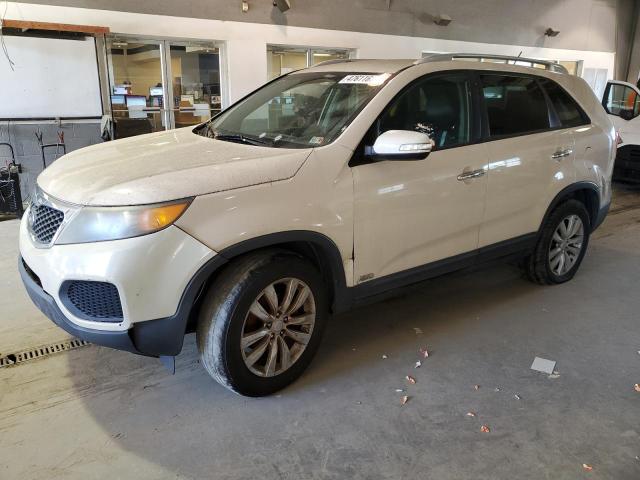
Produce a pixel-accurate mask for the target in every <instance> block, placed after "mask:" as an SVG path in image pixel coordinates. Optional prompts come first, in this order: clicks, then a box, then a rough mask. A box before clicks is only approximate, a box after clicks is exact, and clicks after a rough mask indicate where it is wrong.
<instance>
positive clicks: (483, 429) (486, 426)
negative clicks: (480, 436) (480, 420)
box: [480, 425, 491, 433]
mask: <svg viewBox="0 0 640 480" xmlns="http://www.w3.org/2000/svg"><path fill="white" fill-rule="evenodd" d="M480 431H481V432H482V433H489V432H490V431H491V429H490V428H489V425H482V426H481V427H480Z"/></svg>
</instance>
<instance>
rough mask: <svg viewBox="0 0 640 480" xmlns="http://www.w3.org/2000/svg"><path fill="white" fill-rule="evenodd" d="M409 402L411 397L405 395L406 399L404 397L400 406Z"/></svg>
mask: <svg viewBox="0 0 640 480" xmlns="http://www.w3.org/2000/svg"><path fill="white" fill-rule="evenodd" d="M408 401H409V397H408V396H407V395H405V396H404V397H402V399H401V400H400V405H405V404H406V403H407V402H408Z"/></svg>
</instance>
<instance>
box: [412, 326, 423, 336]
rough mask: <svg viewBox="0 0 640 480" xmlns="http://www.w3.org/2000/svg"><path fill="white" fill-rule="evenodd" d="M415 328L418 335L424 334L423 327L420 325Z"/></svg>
mask: <svg viewBox="0 0 640 480" xmlns="http://www.w3.org/2000/svg"><path fill="white" fill-rule="evenodd" d="M413 330H414V331H415V332H416V335H422V329H421V328H418V327H413Z"/></svg>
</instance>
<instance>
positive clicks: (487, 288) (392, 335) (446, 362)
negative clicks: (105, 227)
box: [0, 188, 640, 480]
mask: <svg viewBox="0 0 640 480" xmlns="http://www.w3.org/2000/svg"><path fill="white" fill-rule="evenodd" d="M16 229H17V225H16V222H12V223H11V222H4V223H0V235H1V237H0V238H2V245H3V247H5V248H4V249H3V250H5V251H4V252H3V253H2V258H1V265H0V267H1V268H2V270H1V271H0V273H1V275H2V276H1V277H0V278H2V279H3V287H4V291H3V295H2V297H1V299H0V301H1V302H2V303H1V304H0V311H1V312H2V315H1V318H0V352H2V351H4V352H7V351H8V350H6V349H7V348H13V347H14V346H18V343H19V342H27V343H24V344H22V345H19V346H20V347H29V346H33V343H31V342H36V343H38V344H44V343H48V342H49V341H54V340H57V339H59V338H60V337H61V335H60V332H58V331H56V330H52V329H51V328H50V327H49V325H48V323H47V321H46V320H44V319H43V318H42V317H41V316H39V314H38V313H37V311H35V308H34V307H32V306H31V305H30V304H28V303H27V300H26V296H25V295H24V294H23V293H22V292H21V291H20V289H19V288H17V287H16V285H17V283H18V279H17V274H16V273H15V246H14V244H11V242H13V238H14V237H15V230H16ZM639 240H640V189H633V188H618V190H617V191H616V204H615V209H614V212H613V213H612V214H611V215H610V216H609V218H608V219H607V221H606V223H605V225H604V226H603V227H602V228H601V229H600V230H598V232H597V233H596V235H595V236H594V237H593V239H592V243H591V245H590V249H589V252H588V254H587V257H586V258H585V261H584V263H583V265H582V269H581V271H580V272H579V274H578V275H577V277H576V278H575V279H574V281H572V282H570V283H568V284H565V285H561V286H556V287H539V286H536V285H533V284H531V283H528V282H527V281H525V280H524V279H522V278H521V276H520V274H519V272H518V270H517V269H515V268H513V267H512V266H509V265H497V266H491V267H485V268H483V269H481V270H477V271H475V272H471V273H465V274H455V275H449V276H446V277H443V278H440V279H436V280H433V281H430V282H428V283H426V284H424V285H422V286H421V287H419V288H417V289H415V290H413V291H411V292H410V293H407V294H406V295H404V296H403V297H399V298H395V299H392V300H388V301H386V302H383V303H380V304H377V305H372V306H369V307H366V308H361V309H359V310H357V311H353V312H351V313H349V314H347V315H341V316H339V317H336V318H334V319H333V320H332V322H331V324H330V326H329V328H328V329H327V333H326V336H325V339H324V342H323V346H322V347H321V349H320V351H319V354H318V356H317V357H316V359H315V361H314V362H313V364H312V366H311V368H310V369H309V370H308V371H307V373H306V374H305V375H304V376H303V377H302V378H301V379H300V380H299V381H298V382H296V383H295V384H294V385H293V386H291V387H290V388H288V389H286V390H284V391H283V392H281V393H280V394H279V395H276V396H273V397H270V398H263V399H247V398H243V397H238V396H236V395H233V394H232V393H230V392H228V391H227V390H225V389H223V388H222V387H219V386H218V385H217V384H216V383H215V382H213V381H212V380H211V379H210V378H209V377H208V376H207V375H206V374H205V372H204V371H203V369H202V368H201V367H200V366H199V364H198V360H197V354H196V349H195V345H194V341H193V338H190V339H189V340H188V341H187V344H186V347H185V351H184V353H183V354H182V355H181V356H180V357H178V360H177V374H176V375H175V376H170V375H168V374H166V373H165V371H164V370H163V369H162V367H161V366H160V365H159V362H157V360H154V359H148V358H142V357H136V356H133V355H129V354H126V353H122V352H116V351H112V350H108V349H104V348H99V347H95V346H91V347H86V348H83V349H79V350H75V351H72V352H68V353H63V354H59V355H56V356H52V357H49V358H46V359H42V360H38V361H33V362H30V363H26V364H24V365H20V366H15V367H9V368H4V369H0V479H3V480H4V479H17V478H28V479H52V478H54V479H58V478H59V479H76V478H77V479H92V478H111V479H118V478H123V479H127V478H136V479H164V478H167V479H169V478H171V479H174V478H181V479H182V478H198V479H199V478H216V479H218V478H221V479H222V478H225V479H244V478H251V477H257V478H286V479H307V478H310V479H316V478H317V479H320V478H322V479H325V478H353V479H361V478H362V479H378V478H388V479H400V478H407V479H412V478H433V479H462V478H473V479H503V478H504V479H507V478H509V479H512V478H517V479H525V478H526V479H528V478H531V479H542V478H547V479H553V480H558V479H576V478H593V479H615V480H621V479H638V478H640V460H638V458H640V457H638V456H640V393H637V392H635V391H634V388H633V385H634V384H635V383H639V382H640V354H639V353H638V351H639V350H640V318H639V314H638V312H640V295H638V283H639V280H640V274H639V272H640V250H639V247H640V241H639ZM7 241H9V243H10V244H7ZM11 249H14V251H13V253H11V254H10V255H8V254H7V252H9V251H11ZM23 297H24V298H23ZM415 328H419V329H421V331H422V333H416V331H415V330H414V329H415ZM62 338H64V335H62ZM422 346H428V347H429V349H430V351H431V356H430V357H429V358H428V359H426V360H424V361H423V365H422V367H421V368H420V369H414V363H415V361H416V360H417V359H418V353H417V352H418V349H419V348H421V347H422ZM382 355H386V356H387V357H388V358H386V359H383V358H382ZM535 356H541V357H544V358H548V359H553V360H556V361H557V362H558V364H557V367H556V368H557V370H558V371H559V376H558V377H557V378H549V377H548V376H547V375H545V374H542V373H537V372H534V371H532V370H530V368H529V367H530V365H531V362H532V361H533V358H534V357H535ZM408 374H409V375H413V376H415V378H416V379H417V383H416V384H415V385H407V382H406V381H405V380H404V378H405V375H408ZM474 385H479V386H480V388H479V389H478V390H476V389H475V388H474ZM396 388H404V389H406V394H407V395H409V396H410V399H409V402H408V403H407V404H406V405H404V406H401V405H400V398H401V396H402V395H403V393H397V392H396V391H395V389H396ZM515 395H518V396H519V397H520V400H518V399H516V398H515ZM470 411H473V412H476V413H477V417H475V418H473V417H468V416H467V415H466V414H467V412H470ZM483 424H486V425H488V426H489V427H490V430H491V431H490V432H489V433H482V432H481V431H480V427H481V425H483ZM583 463H586V464H590V465H592V466H593V471H591V472H586V471H584V470H583V467H582V464H583Z"/></svg>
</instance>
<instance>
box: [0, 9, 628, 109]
mask: <svg viewBox="0 0 640 480" xmlns="http://www.w3.org/2000/svg"><path fill="white" fill-rule="evenodd" d="M300 1H302V0H300ZM225 2H226V3H227V4H229V3H233V4H236V3H238V5H236V6H237V7H238V8H239V2H236V1H235V0H231V1H230V0H225ZM585 2H587V0H580V3H585ZM85 3H86V2H85ZM91 3H92V4H95V3H100V2H96V1H93V2H91ZM122 3H123V2H113V5H112V7H111V8H115V7H116V6H118V5H119V6H123V5H122ZM125 3H127V5H129V4H131V5H133V4H134V3H136V4H137V3H142V4H145V3H146V2H125ZM155 3H158V5H159V6H158V8H157V9H156V11H162V10H163V9H165V10H166V9H167V8H169V7H168V6H167V3H168V2H162V1H159V2H154V4H155ZM176 3H178V2H176ZM211 3H212V4H219V3H220V2H215V1H212V2H211ZM317 3H322V4H323V5H328V4H329V3H331V2H327V3H325V2H317ZM334 3H335V2H334ZM343 3H344V4H349V2H343ZM355 3H358V2H355ZM385 3H386V0H385ZM452 3H453V2H452ZM466 3H467V4H469V2H466ZM476 3H477V4H480V3H482V4H484V3H487V2H476ZM476 3H474V5H475V4H476ZM492 3H494V4H501V3H505V2H492ZM506 3H509V2H506ZM511 3H523V2H511ZM526 3H527V4H534V3H535V4H536V5H538V3H540V4H542V3H548V2H546V0H536V1H535V2H526ZM552 3H553V4H557V5H566V4H571V5H573V6H574V7H575V6H576V3H575V2H573V0H564V1H557V0H554V2H552ZM587 3H588V4H589V5H590V6H592V7H593V8H591V9H590V11H592V12H596V13H597V14H598V17H599V20H597V21H596V20H595V19H591V17H589V18H590V20H589V21H588V22H587V25H586V26H583V27H581V28H582V30H581V29H579V28H575V29H574V30H570V31H566V32H565V33H564V34H563V33H561V34H560V35H559V36H558V37H556V38H555V39H540V40H539V41H537V42H533V43H534V44H531V42H529V44H526V43H527V42H523V43H515V44H514V45H504V44H503V43H480V42H468V41H467V42H463V41H459V40H451V39H442V38H421V37H416V36H409V35H404V36H400V35H386V34H379V33H362V32H357V31H353V32H351V31H340V30H321V29H317V28H306V27H297V26H289V25H267V24H262V23H242V22H235V21H221V20H210V19H202V18H186V17H177V16H164V15H149V14H140V13H125V12H117V11H110V10H109V11H107V10H95V9H87V8H70V7H59V6H43V5H34V4H28V3H10V4H9V12H8V13H7V18H18V19H28V20H37V21H45V22H63V23H77V24H93V25H103V26H108V27H110V28H111V31H112V32H115V33H120V34H131V35H147V36H152V37H153V36H156V37H158V36H159V37H176V38H190V39H207V40H220V41H222V42H224V49H223V50H224V51H223V55H224V57H225V59H226V60H223V63H224V64H225V65H226V69H227V72H226V73H227V75H226V77H225V78H226V80H227V81H226V82H225V83H226V86H227V91H226V92H223V100H224V101H225V103H226V104H227V105H228V104H229V102H231V101H234V100H236V99H238V98H240V97H242V96H243V95H245V94H246V93H248V92H250V91H252V90H254V89H255V88H257V87H258V86H260V85H261V84H262V83H264V82H265V81H266V80H267V78H268V65H267V56H266V46H267V44H270V43H271V44H283V45H300V46H317V47H336V48H351V49H354V50H355V55H356V57H358V58H418V57H420V56H421V55H422V52H477V53H495V54H506V55H518V54H519V53H521V52H522V55H523V56H532V57H540V58H547V59H552V60H583V61H584V66H585V68H605V69H607V70H608V72H609V76H613V71H614V59H615V54H614V53H613V51H614V49H615V37H614V36H613V35H611V32H615V2H614V3H612V2H604V3H603V2H602V1H597V0H591V1H589V2H587ZM180 4H181V5H183V8H182V10H181V11H182V12H183V13H185V12H188V13H190V14H192V15H198V14H200V13H201V10H199V9H197V8H195V7H194V5H198V4H199V2H198V1H194V2H189V4H188V5H191V7H190V8H184V6H185V4H184V2H180ZM264 4H270V0H261V1H260V2H258V1H257V0H252V1H251V5H252V8H254V6H257V5H264ZM294 4H295V0H294ZM360 4H362V2H360ZM297 5H298V6H300V5H301V4H297ZM392 5H398V8H400V7H399V5H400V3H398V4H396V3H394V2H392ZM296 8H298V7H296ZM309 8H311V7H309ZM345 8H351V7H345ZM394 8H395V7H394ZM492 8H493V7H492ZM505 8H506V7H505ZM558 8H559V7H558ZM563 8H564V7H563ZM268 9H269V12H271V13H273V8H272V7H271V6H270V5H268ZM576 10H577V11H576V13H575V15H579V14H582V13H580V12H582V11H584V10H588V9H585V8H582V9H576ZM578 10H579V11H580V12H578ZM221 11H222V12H224V11H226V10H225V9H221ZM335 11H340V9H339V8H337V7H336V10H335ZM507 11H513V10H509V9H507ZM556 11H557V10H556ZM524 12H525V11H524V10H523V11H522V13H524ZM558 12H559V13H562V12H564V14H566V15H568V12H565V11H564V10H562V11H558ZM291 13H293V10H292V11H291ZM476 13H477V14H478V15H480V13H481V12H478V11H477V9H476ZM529 13H531V11H530V12H529ZM289 14H290V13H287V18H289V17H288V15H289ZM364 14H365V13H363V15H364ZM451 14H452V13H451ZM487 14H489V17H486V18H490V17H491V16H495V15H498V13H497V12H496V11H493V10H487V11H483V12H482V15H483V16H485V15H487ZM547 14H548V13H545V15H547ZM564 14H563V15H564ZM386 15H387V16H388V15H389V13H388V12H387V14H386ZM394 15H396V13H392V14H391V17H389V18H391V19H393V18H394ZM397 15H400V17H398V18H400V19H402V18H405V17H402V15H407V14H406V13H397ZM452 15H453V14H452ZM325 16H326V15H325ZM341 16H342V15H333V18H335V19H336V21H337V22H339V19H338V17H341ZM558 16H559V14H558ZM503 17H504V15H503ZM519 17H520V15H519ZM247 18H249V17H247ZM559 18H560V16H559ZM561 18H565V17H564V16H562V17H561ZM399 21H400V20H399ZM522 21H523V20H520V23H519V24H521V23H522ZM574 21H575V20H574ZM391 23H394V22H391ZM575 23H576V24H577V23H579V22H575ZM596 24H597V25H601V24H602V25H606V31H607V32H608V33H605V31H604V30H602V29H600V28H599V27H598V28H595V25H596ZM452 25H453V23H452ZM429 28H431V27H429ZM523 28H524V27H523ZM556 28H562V27H561V26H560V27H556ZM470 30H472V29H470ZM483 30H487V28H484V29H483ZM514 30H517V28H514ZM580 32H581V33H580ZM585 32H588V33H585ZM470 33H473V32H470ZM563 35H565V36H566V37H569V38H573V40H572V41H571V42H565V43H571V44H572V45H575V46H574V48H573V49H566V48H556V47H552V46H550V45H554V42H556V41H557V40H558V39H560V38H562V37H563ZM585 35H586V36H585ZM513 38H519V37H513ZM531 38H533V37H531ZM547 44H548V45H547ZM591 45H593V47H591V48H593V50H584V47H585V46H591Z"/></svg>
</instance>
